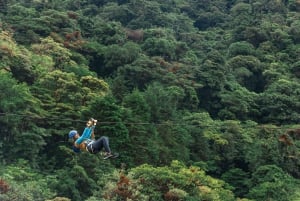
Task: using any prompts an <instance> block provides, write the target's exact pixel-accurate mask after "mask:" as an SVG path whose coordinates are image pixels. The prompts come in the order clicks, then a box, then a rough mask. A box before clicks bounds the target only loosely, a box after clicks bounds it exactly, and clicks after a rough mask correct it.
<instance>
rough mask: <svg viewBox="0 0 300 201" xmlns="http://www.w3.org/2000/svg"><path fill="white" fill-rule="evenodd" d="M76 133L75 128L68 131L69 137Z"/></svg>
mask: <svg viewBox="0 0 300 201" xmlns="http://www.w3.org/2000/svg"><path fill="white" fill-rule="evenodd" d="M76 134H77V131H76V130H71V131H70V132H69V138H73V137H74V136H75V135H76Z"/></svg>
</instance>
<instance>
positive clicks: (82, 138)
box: [75, 126, 95, 145]
mask: <svg viewBox="0 0 300 201" xmlns="http://www.w3.org/2000/svg"><path fill="white" fill-rule="evenodd" d="M94 129H95V126H91V127H86V128H85V129H84V131H83V133H82V135H81V136H80V138H78V139H77V140H76V141H75V144H78V145H80V144H81V143H82V142H84V141H85V140H88V139H91V136H92V133H93V131H94Z"/></svg>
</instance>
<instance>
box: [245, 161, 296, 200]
mask: <svg viewBox="0 0 300 201" xmlns="http://www.w3.org/2000/svg"><path fill="white" fill-rule="evenodd" d="M295 184H296V182H295V180H294V179H293V178H292V177H291V176H289V175H288V174H287V173H285V172H284V171H283V170H282V169H281V168H279V167H277V166H276V165H265V166H260V167H259V168H258V169H257V170H256V171H255V172H254V173H253V174H252V178H251V184H250V185H251V190H250V192H249V194H248V196H247V197H249V198H250V199H255V200H270V199H275V200H278V201H281V200H282V201H283V200H289V198H290V197H291V195H293V194H294V193H295V191H296V188H297V185H296V186H295Z"/></svg>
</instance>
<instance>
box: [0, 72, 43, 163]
mask: <svg viewBox="0 0 300 201" xmlns="http://www.w3.org/2000/svg"><path fill="white" fill-rule="evenodd" d="M0 77H1V79H0V80H1V81H0V88H1V95H0V108H1V109H0V112H1V113H2V115H1V116H0V117H1V118H0V121H1V126H0V129H1V132H0V133H1V135H2V137H1V141H2V143H1V146H2V149H3V150H4V151H3V152H1V159H2V160H3V161H4V162H5V161H7V162H8V161H14V160H15V159H16V158H18V157H23V158H26V159H28V160H30V161H31V162H32V164H33V166H34V165H36V163H37V159H38V157H39V155H38V154H39V152H40V151H41V150H42V148H43V146H44V145H45V141H44V137H45V136H46V135H47V134H45V133H44V129H42V128H41V127H39V126H37V125H36V124H35V123H34V122H33V121H32V119H31V118H34V117H38V116H39V115H41V113H42V112H41V109H40V102H39V100H37V99H36V98H35V97H33V96H32V94H31V93H30V91H29V88H28V87H27V86H26V85H24V84H18V83H17V81H16V80H15V79H13V78H12V77H11V75H10V74H9V73H3V72H0ZM14 115H15V116H14ZM16 156H18V157H16Z"/></svg>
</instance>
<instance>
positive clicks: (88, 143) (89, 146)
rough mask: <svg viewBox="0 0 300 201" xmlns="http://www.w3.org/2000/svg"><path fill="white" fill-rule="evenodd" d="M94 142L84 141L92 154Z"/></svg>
mask: <svg viewBox="0 0 300 201" xmlns="http://www.w3.org/2000/svg"><path fill="white" fill-rule="evenodd" d="M93 143H94V140H86V141H85V142H84V144H85V149H86V150H87V151H88V152H90V153H92V154H94V149H93Z"/></svg>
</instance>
